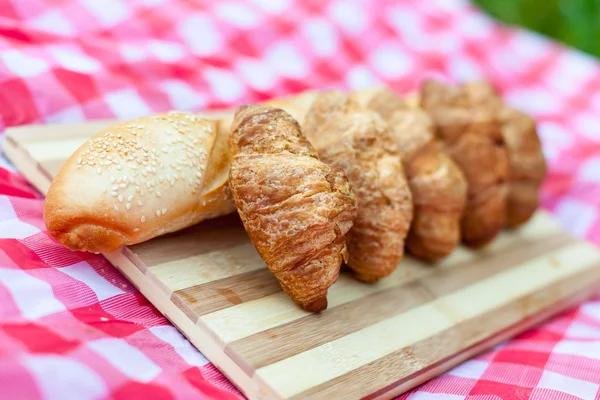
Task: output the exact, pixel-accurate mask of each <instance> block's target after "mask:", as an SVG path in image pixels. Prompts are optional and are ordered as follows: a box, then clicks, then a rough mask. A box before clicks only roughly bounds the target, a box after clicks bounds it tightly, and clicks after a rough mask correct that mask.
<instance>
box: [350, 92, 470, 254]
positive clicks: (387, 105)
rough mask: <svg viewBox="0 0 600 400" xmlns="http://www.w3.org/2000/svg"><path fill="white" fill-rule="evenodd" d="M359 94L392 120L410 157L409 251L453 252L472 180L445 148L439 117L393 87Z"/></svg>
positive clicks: (405, 154)
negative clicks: (438, 135)
mask: <svg viewBox="0 0 600 400" xmlns="http://www.w3.org/2000/svg"><path fill="white" fill-rule="evenodd" d="M357 97H358V98H360V100H361V102H362V103H363V104H364V105H365V106H366V107H367V108H368V109H371V110H374V111H376V112H377V113H379V115H381V116H382V117H383V118H384V119H385V120H386V121H387V122H388V123H389V125H390V129H391V133H392V136H393V138H394V140H395V142H396V144H397V145H398V148H399V150H400V153H401V155H402V160H403V161H404V168H405V171H406V175H407V177H408V184H409V186H410V190H411V192H412V198H413V204H414V218H413V221H412V225H411V228H410V231H409V233H408V238H407V241H406V248H407V250H408V252H410V253H411V254H413V255H414V256H416V257H418V258H421V259H424V260H427V261H436V260H439V259H440V258H442V257H445V256H447V255H448V254H450V253H451V252H452V251H453V250H454V249H455V248H456V247H457V246H458V244H459V243H460V239H461V235H460V221H461V217H462V214H463V211H464V207H465V203H466V197H467V184H466V181H465V178H464V176H463V174H462V172H461V170H460V168H458V166H457V165H456V164H455V163H454V162H453V161H452V159H450V158H449V157H448V156H447V155H446V154H445V153H444V152H443V151H442V150H440V149H439V147H438V145H437V143H436V140H435V136H434V134H433V121H432V120H431V118H430V117H429V115H427V113H426V112H424V111H423V110H420V109H417V108H409V107H408V106H407V104H406V103H405V102H404V101H403V100H402V99H401V98H400V97H399V96H397V95H396V94H395V93H393V92H392V91H390V90H387V89H380V90H377V91H374V92H373V91H371V92H362V93H358V94H357Z"/></svg>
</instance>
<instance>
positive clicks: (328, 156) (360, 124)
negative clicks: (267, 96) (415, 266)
mask: <svg viewBox="0 0 600 400" xmlns="http://www.w3.org/2000/svg"><path fill="white" fill-rule="evenodd" d="M303 130H304V133H305V134H306V136H307V137H308V139H309V140H310V141H311V143H312V144H313V146H314V147H315V148H316V149H317V151H318V153H319V157H320V158H321V160H323V161H324V162H325V163H327V164H329V165H332V166H335V167H338V168H341V169H342V170H343V171H344V172H345V174H346V176H347V177H348V180H349V181H350V183H351V185H352V189H353V190H354V192H355V194H356V198H357V201H358V214H357V216H356V219H355V220H354V226H353V227H352V229H351V230H350V231H349V232H348V234H347V235H346V244H347V246H348V254H349V259H348V261H347V263H346V264H347V265H348V266H349V267H350V268H351V269H352V270H353V271H354V273H355V276H356V278H357V279H359V280H361V281H364V282H376V281H377V280H379V279H381V278H383V277H385V276H387V275H389V274H391V273H392V272H393V271H394V270H395V269H396V266H397V265H398V263H399V262H400V260H401V259H402V256H403V255H404V239H405V237H406V235H407V233H408V229H409V227H410V222H411V220H412V215H413V204H412V196H411V192H410V189H409V187H408V183H407V181H406V176H405V175H404V169H403V168H402V160H401V158H400V153H399V152H398V149H397V148H396V145H395V143H394V141H393V139H392V137H391V135H390V132H389V128H388V126H387V124H386V123H385V121H384V120H383V119H381V117H380V116H379V115H377V113H374V112H372V111H362V110H361V109H360V106H359V104H358V103H356V102H355V101H354V100H352V99H351V98H350V97H349V96H348V95H346V94H344V93H342V92H337V91H330V92H325V93H322V94H320V95H319V96H318V97H317V98H316V99H315V100H314V102H313V103H312V105H311V107H310V109H309V110H308V113H307V114H306V119H305V122H304V124H303Z"/></svg>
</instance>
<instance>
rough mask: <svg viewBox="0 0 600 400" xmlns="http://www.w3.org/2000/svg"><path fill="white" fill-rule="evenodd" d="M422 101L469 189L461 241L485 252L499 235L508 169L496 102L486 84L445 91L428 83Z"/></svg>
mask: <svg viewBox="0 0 600 400" xmlns="http://www.w3.org/2000/svg"><path fill="white" fill-rule="evenodd" d="M420 97H421V106H422V107H423V109H425V110H426V111H427V112H428V113H429V114H430V115H431V117H432V118H433V121H434V123H435V126H436V135H437V136H438V138H440V139H441V140H442V142H443V144H444V148H445V151H446V152H447V154H448V155H449V156H450V157H452V159H453V160H454V161H455V162H456V163H457V164H458V166H459V167H460V168H461V170H462V172H463V174H464V176H465V178H466V181H467V183H468V198H467V206H466V209H465V213H464V216H463V220H462V236H463V241H464V242H465V244H467V245H469V246H472V247H483V246H485V245H486V244H488V243H489V242H491V241H492V240H493V239H494V238H495V237H496V235H497V234H498V233H499V232H500V230H501V229H502V227H503V226H504V222H505V215H506V195H507V184H506V181H507V179H508V171H509V167H508V156H507V152H506V148H505V145H504V140H503V137H502V132H501V125H500V122H499V119H498V115H497V113H498V109H499V107H500V106H501V102H500V99H499V97H498V96H497V94H496V93H495V91H494V89H493V88H492V87H491V86H490V85H489V84H487V83H484V82H473V83H466V84H462V85H459V86H446V85H444V84H441V83H438V82H435V81H426V82H425V83H424V84H423V86H422V88H421V96H420Z"/></svg>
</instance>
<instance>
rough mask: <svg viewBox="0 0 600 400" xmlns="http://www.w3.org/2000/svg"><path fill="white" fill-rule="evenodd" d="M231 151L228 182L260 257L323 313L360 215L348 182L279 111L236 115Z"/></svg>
mask: <svg viewBox="0 0 600 400" xmlns="http://www.w3.org/2000/svg"><path fill="white" fill-rule="evenodd" d="M230 145H231V152H232V155H233V160H232V165H231V171H230V182H229V184H230V186H231V191H232V193H233V197H234V200H235V204H236V206H237V208H238V212H239V214H240V217H241V219H242V222H243V223H244V227H245V228H246V231H247V232H248V235H249V236H250V238H251V239H252V242H253V243H254V245H255V247H256V249H257V251H258V253H259V254H260V256H261V257H262V258H263V260H264V261H265V263H266V264H267V266H268V267H269V269H270V270H271V272H273V274H274V275H275V276H276V277H277V279H278V280H279V282H280V284H281V287H282V288H283V290H284V291H285V292H286V293H287V294H288V295H289V296H290V297H291V298H292V300H294V301H295V302H296V303H297V304H298V305H299V306H300V307H302V308H303V309H305V310H308V311H315V312H317V311H321V310H324V309H325V308H326V307H327V297H326V296H327V290H328V289H329V287H330V286H331V285H332V284H333V283H334V282H335V281H336V279H337V277H338V275H339V270H340V265H341V262H342V258H343V257H345V255H346V245H345V237H344V235H345V234H346V232H348V230H350V228H351V227H352V220H353V219H354V217H355V216H356V198H355V196H354V193H353V192H352V189H351V187H350V183H349V182H348V180H347V179H346V177H345V176H344V173H343V172H342V171H341V170H340V169H338V168H335V167H329V166H328V165H327V164H325V163H323V162H321V161H320V160H319V159H318V157H317V152H316V151H315V150H314V148H313V147H312V146H311V145H310V143H309V142H308V140H306V138H305V137H304V135H303V134H302V133H301V131H300V127H299V125H298V123H297V122H296V121H295V120H294V119H293V118H292V117H291V116H290V115H289V114H288V113H286V112H285V111H283V110H280V109H276V108H272V107H269V106H245V107H241V108H240V109H238V110H237V112H236V114H235V117H234V120H233V125H232V134H231V138H230Z"/></svg>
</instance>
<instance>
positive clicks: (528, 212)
mask: <svg viewBox="0 0 600 400" xmlns="http://www.w3.org/2000/svg"><path fill="white" fill-rule="evenodd" d="M500 121H501V123H502V136H503V138H504V143H505V144H506V149H507V152H508V161H509V167H510V171H509V174H508V198H507V204H506V226H507V227H509V228H514V227H517V226H519V225H521V224H523V223H525V222H527V221H528V220H529V219H530V218H531V216H532V215H533V214H534V212H535V210H536V209H537V207H538V191H539V187H540V185H541V184H542V181H543V180H544V177H545V175H546V160H545V159H544V154H543V153H542V146H541V143H540V139H539V137H538V135H537V130H536V126H535V121H534V120H533V118H531V117H530V116H528V115H526V114H524V113H522V112H520V111H517V110H515V109H512V108H510V107H507V106H504V107H502V109H501V111H500Z"/></svg>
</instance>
